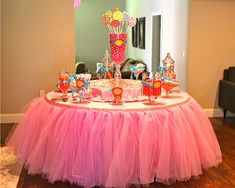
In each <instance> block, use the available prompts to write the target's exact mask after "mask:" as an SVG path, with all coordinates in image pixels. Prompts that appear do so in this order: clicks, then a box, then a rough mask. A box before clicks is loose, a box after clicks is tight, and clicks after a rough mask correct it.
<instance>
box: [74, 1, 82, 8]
mask: <svg viewBox="0 0 235 188" xmlns="http://www.w3.org/2000/svg"><path fill="white" fill-rule="evenodd" d="M80 4H81V0H74V8H78V7H79V6H80Z"/></svg>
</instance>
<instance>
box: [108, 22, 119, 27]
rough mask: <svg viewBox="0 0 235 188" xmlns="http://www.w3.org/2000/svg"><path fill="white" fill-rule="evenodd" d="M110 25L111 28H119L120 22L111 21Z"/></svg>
mask: <svg viewBox="0 0 235 188" xmlns="http://www.w3.org/2000/svg"><path fill="white" fill-rule="evenodd" d="M110 25H111V26H112V27H119V26H120V22H119V21H118V20H113V21H112V22H111V24H110Z"/></svg>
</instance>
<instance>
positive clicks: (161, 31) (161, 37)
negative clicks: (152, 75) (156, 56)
mask: <svg viewBox="0 0 235 188" xmlns="http://www.w3.org/2000/svg"><path fill="white" fill-rule="evenodd" d="M153 16H161V28H160V66H161V59H162V49H163V47H162V45H163V14H162V11H158V12H152V13H151V23H150V36H151V42H150V43H151V50H150V58H151V61H150V62H152V58H153ZM150 67H151V70H150V72H152V63H151V65H150Z"/></svg>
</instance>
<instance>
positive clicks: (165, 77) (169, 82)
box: [160, 53, 179, 96]
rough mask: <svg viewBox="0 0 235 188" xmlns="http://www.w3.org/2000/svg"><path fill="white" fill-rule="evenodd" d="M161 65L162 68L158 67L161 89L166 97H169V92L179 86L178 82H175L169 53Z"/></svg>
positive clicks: (172, 63)
mask: <svg viewBox="0 0 235 188" xmlns="http://www.w3.org/2000/svg"><path fill="white" fill-rule="evenodd" d="M162 63H163V66H162V67H160V70H161V77H162V88H163V89H164V90H165V91H166V95H167V96H169V93H170V91H171V90H172V89H173V88H175V87H177V86H179V82H178V81H176V73H175V72H174V68H175V65H174V64H175V61H174V60H173V59H172V58H171V56H170V53H167V56H166V58H165V59H164V60H163V61H162Z"/></svg>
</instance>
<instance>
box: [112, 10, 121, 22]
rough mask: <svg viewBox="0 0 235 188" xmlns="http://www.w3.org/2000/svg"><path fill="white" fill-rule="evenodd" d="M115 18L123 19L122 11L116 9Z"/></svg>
mask: <svg viewBox="0 0 235 188" xmlns="http://www.w3.org/2000/svg"><path fill="white" fill-rule="evenodd" d="M113 19H115V20H118V21H122V20H123V13H122V12H120V11H115V12H114V13H113Z"/></svg>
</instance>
